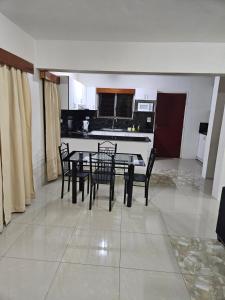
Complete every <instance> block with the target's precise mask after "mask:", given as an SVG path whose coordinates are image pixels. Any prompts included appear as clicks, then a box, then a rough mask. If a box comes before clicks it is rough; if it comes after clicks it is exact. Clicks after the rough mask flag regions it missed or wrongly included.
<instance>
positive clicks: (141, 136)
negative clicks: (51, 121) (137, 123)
mask: <svg viewBox="0 0 225 300" xmlns="http://www.w3.org/2000/svg"><path fill="white" fill-rule="evenodd" d="M152 136H153V133H145V132H129V131H105V130H104V131H101V130H93V131H91V132H88V133H83V132H81V131H67V132H63V131H62V132H61V137H62V138H75V139H76V138H78V139H94V140H96V139H97V140H99V139H104V140H118V141H136V142H138V141H140V142H151V137H152Z"/></svg>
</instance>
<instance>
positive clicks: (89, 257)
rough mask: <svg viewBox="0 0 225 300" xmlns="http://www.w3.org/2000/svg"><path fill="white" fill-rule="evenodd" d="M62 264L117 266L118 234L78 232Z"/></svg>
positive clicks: (109, 232) (118, 252) (114, 232)
mask: <svg viewBox="0 0 225 300" xmlns="http://www.w3.org/2000/svg"><path fill="white" fill-rule="evenodd" d="M63 261H64V262H73V263H81V264H92V265H103V266H114V267H118V266H119V261H120V232H116V231H93V230H92V231H90V230H78V231H76V232H75V233H74V234H73V237H72V239H71V240H70V242H69V245H68V247H67V249H66V251H65V254H64V256H63Z"/></svg>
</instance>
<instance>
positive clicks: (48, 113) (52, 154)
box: [44, 80, 61, 181]
mask: <svg viewBox="0 0 225 300" xmlns="http://www.w3.org/2000/svg"><path fill="white" fill-rule="evenodd" d="M44 92H45V95H44V96H45V97H44V99H45V134H46V139H45V140H46V143H45V144H46V164H47V180H48V181H51V180H54V179H56V178H57V177H58V176H59V175H60V173H61V167H60V159H59V150H58V147H59V145H60V101H59V92H58V87H57V84H56V83H52V82H49V81H47V80H45V81H44Z"/></svg>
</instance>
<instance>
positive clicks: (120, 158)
mask: <svg viewBox="0 0 225 300" xmlns="http://www.w3.org/2000/svg"><path fill="white" fill-rule="evenodd" d="M90 153H91V154H92V160H96V161H98V160H101V161H110V160H111V155H110V154H107V153H103V152H91V151H72V152H71V153H70V155H69V157H68V160H69V161H71V162H73V161H74V162H78V161H82V162H85V163H88V162H89V154H90ZM114 159H115V164H116V165H128V164H129V163H133V164H134V165H135V166H145V163H144V160H143V158H142V156H141V154H133V153H116V154H115V155H114Z"/></svg>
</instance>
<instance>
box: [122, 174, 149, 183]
mask: <svg viewBox="0 0 225 300" xmlns="http://www.w3.org/2000/svg"><path fill="white" fill-rule="evenodd" d="M124 179H125V180H126V181H128V179H129V175H128V173H124ZM145 180H146V175H145V174H139V173H134V177H133V181H137V182H145Z"/></svg>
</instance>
